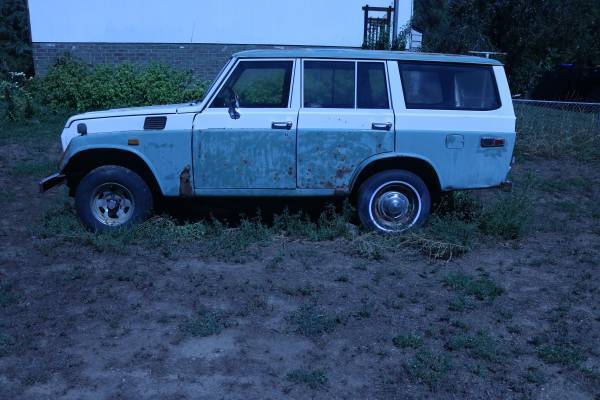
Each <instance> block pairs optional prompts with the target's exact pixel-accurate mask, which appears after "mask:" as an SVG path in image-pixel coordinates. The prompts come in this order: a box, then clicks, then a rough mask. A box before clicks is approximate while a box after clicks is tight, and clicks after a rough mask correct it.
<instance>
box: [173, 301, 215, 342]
mask: <svg viewBox="0 0 600 400" xmlns="http://www.w3.org/2000/svg"><path fill="white" fill-rule="evenodd" d="M181 330H182V331H183V332H185V333H187V334H189V335H192V336H199V337H206V336H212V335H218V334H219V333H221V330H223V323H222V321H221V319H220V318H219V316H218V315H217V314H216V313H214V312H211V311H210V310H208V309H207V308H205V307H200V309H199V310H198V311H197V313H196V315H195V316H194V317H192V318H190V319H189V320H188V321H187V322H185V323H184V324H183V325H182V326H181Z"/></svg>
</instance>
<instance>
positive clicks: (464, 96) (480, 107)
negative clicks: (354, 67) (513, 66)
mask: <svg viewBox="0 0 600 400" xmlns="http://www.w3.org/2000/svg"><path fill="white" fill-rule="evenodd" d="M399 67H400V75H401V78H402V87H403V90H404V100H405V102H406V108H416V109H436V110H477V111H486V110H495V109H497V108H499V107H500V97H499V95H498V90H497V88H496V80H495V79H494V72H493V69H492V67H490V66H486V65H448V64H422V63H403V62H399Z"/></svg>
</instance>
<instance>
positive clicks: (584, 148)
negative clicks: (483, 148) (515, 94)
mask: <svg viewBox="0 0 600 400" xmlns="http://www.w3.org/2000/svg"><path fill="white" fill-rule="evenodd" d="M513 105H514V108H515V114H516V116H517V134H518V136H517V137H518V139H517V143H518V146H517V148H518V151H519V152H520V153H523V154H530V155H537V156H549V157H557V156H561V155H571V156H575V157H578V158H584V159H594V160H596V159H598V157H600V150H599V149H598V148H599V147H600V103H584V102H569V101H544V100H513Z"/></svg>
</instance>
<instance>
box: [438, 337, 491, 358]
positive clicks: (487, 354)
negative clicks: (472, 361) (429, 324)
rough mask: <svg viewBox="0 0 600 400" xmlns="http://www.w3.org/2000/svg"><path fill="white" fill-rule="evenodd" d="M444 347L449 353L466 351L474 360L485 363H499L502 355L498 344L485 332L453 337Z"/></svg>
mask: <svg viewBox="0 0 600 400" xmlns="http://www.w3.org/2000/svg"><path fill="white" fill-rule="evenodd" d="M446 347H447V348H448V349H449V350H451V351H456V350H461V349H467V350H469V353H470V354H471V355H472V356H473V357H474V358H479V359H483V360H487V361H499V360H500V357H501V355H502V351H501V349H500V346H499V344H498V342H497V341H496V340H495V339H493V338H492V337H491V336H490V335H489V334H488V333H487V332H478V333H477V334H476V335H474V336H471V335H466V334H464V333H461V334H458V335H453V336H451V337H450V339H449V340H448V342H447V343H446Z"/></svg>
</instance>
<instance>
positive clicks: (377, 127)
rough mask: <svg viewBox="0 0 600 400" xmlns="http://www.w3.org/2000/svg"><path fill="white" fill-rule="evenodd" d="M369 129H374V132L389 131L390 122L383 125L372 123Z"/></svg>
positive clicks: (390, 127)
mask: <svg viewBox="0 0 600 400" xmlns="http://www.w3.org/2000/svg"><path fill="white" fill-rule="evenodd" d="M371 129H375V130H376V131H389V130H390V129H392V123H391V122H385V123H377V122H373V124H372V125H371Z"/></svg>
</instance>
